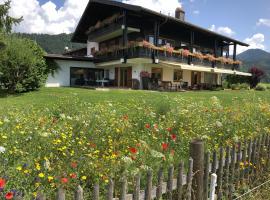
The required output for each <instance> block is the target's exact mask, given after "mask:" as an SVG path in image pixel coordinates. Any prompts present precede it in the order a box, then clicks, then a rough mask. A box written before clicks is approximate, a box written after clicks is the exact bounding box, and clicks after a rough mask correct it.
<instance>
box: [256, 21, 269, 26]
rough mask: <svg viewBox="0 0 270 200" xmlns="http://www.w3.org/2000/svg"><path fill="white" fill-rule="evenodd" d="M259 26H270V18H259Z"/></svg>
mask: <svg viewBox="0 0 270 200" xmlns="http://www.w3.org/2000/svg"><path fill="white" fill-rule="evenodd" d="M257 26H269V27H270V19H259V21H258V22H257Z"/></svg>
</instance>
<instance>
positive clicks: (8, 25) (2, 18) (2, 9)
mask: <svg viewBox="0 0 270 200" xmlns="http://www.w3.org/2000/svg"><path fill="white" fill-rule="evenodd" d="M10 8H11V0H7V1H5V2H4V3H3V4H0V32H2V33H11V31H12V26H13V25H17V24H19V23H20V22H21V21H22V20H23V17H20V18H14V17H11V16H9V13H8V12H9V10H10Z"/></svg>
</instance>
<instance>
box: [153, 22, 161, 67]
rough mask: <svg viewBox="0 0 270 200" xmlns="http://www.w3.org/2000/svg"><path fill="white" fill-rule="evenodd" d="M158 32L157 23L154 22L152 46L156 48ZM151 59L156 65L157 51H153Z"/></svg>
mask: <svg viewBox="0 0 270 200" xmlns="http://www.w3.org/2000/svg"><path fill="white" fill-rule="evenodd" d="M159 30H160V25H159V22H157V21H155V23H154V45H155V46H156V47H157V46H158V41H159ZM152 58H153V63H157V59H158V51H157V50H154V52H153V55H152Z"/></svg>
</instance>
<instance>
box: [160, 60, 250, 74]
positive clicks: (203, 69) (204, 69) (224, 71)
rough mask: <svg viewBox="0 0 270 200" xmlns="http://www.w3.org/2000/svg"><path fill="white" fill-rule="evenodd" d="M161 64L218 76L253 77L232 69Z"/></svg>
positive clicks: (169, 63)
mask: <svg viewBox="0 0 270 200" xmlns="http://www.w3.org/2000/svg"><path fill="white" fill-rule="evenodd" d="M160 63H161V64H163V65H165V66H172V67H179V68H180V69H182V70H190V71H197V72H209V73H216V74H235V75H240V76H252V75H251V74H250V73H246V72H240V71H236V70H230V69H218V68H211V67H205V66H202V65H187V64H181V63H175V62H165V61H160Z"/></svg>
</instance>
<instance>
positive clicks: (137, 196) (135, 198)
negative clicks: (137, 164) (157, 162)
mask: <svg viewBox="0 0 270 200" xmlns="http://www.w3.org/2000/svg"><path fill="white" fill-rule="evenodd" d="M140 188H141V175H140V173H138V174H137V175H136V178H135V187H134V192H133V198H132V200H139V199H140Z"/></svg>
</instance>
